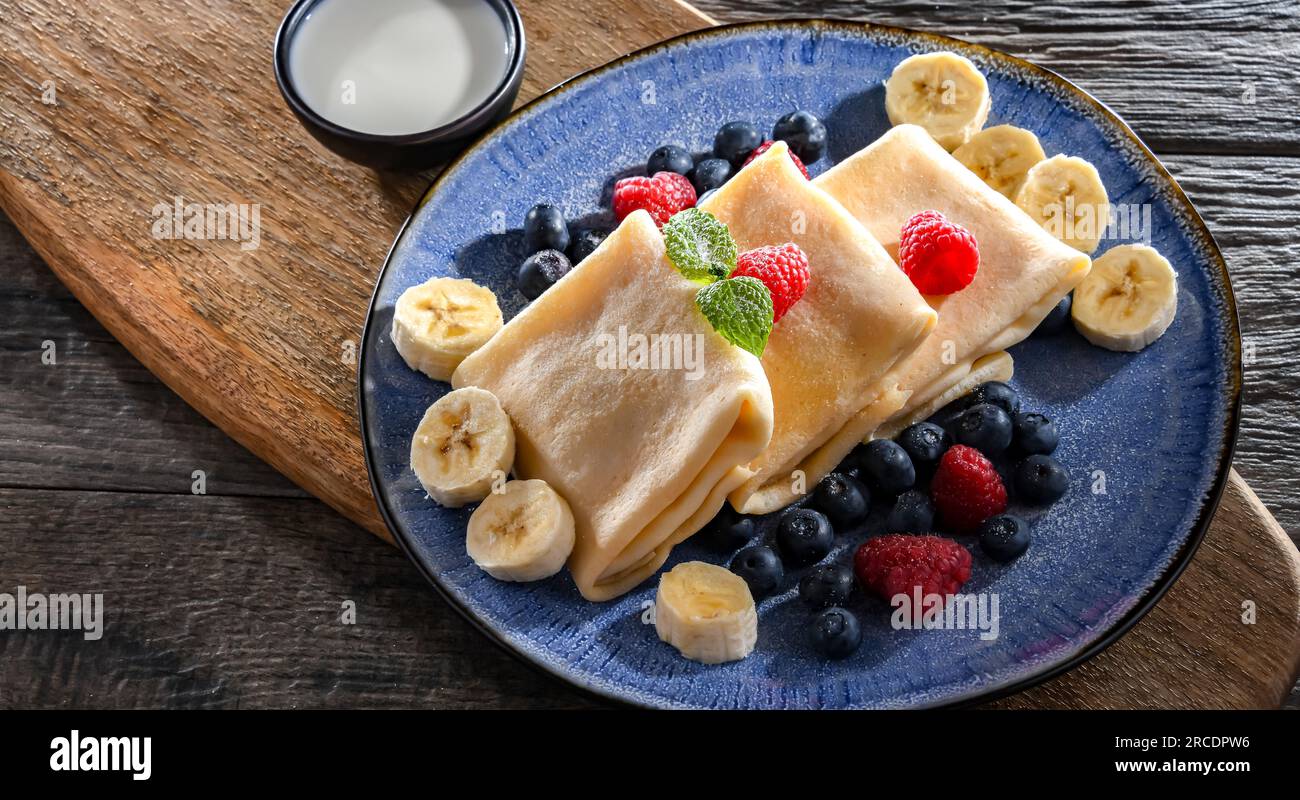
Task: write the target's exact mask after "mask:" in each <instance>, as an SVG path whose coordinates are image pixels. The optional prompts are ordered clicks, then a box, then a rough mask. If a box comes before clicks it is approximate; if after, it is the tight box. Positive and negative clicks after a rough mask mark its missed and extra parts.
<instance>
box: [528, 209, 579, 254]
mask: <svg viewBox="0 0 1300 800" xmlns="http://www.w3.org/2000/svg"><path fill="white" fill-rule="evenodd" d="M524 244H525V245H527V247H528V252H529V254H532V253H536V252H537V251H539V250H561V251H563V250H567V249H568V247H569V226H568V225H567V224H565V222H564V214H563V213H561V212H560V209H558V208H556V207H555V206H553V205H551V204H550V203H538V204H537V205H535V206H533V207H532V208H530V209H528V213H527V214H525V215H524Z"/></svg>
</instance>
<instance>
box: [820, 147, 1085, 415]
mask: <svg viewBox="0 0 1300 800" xmlns="http://www.w3.org/2000/svg"><path fill="white" fill-rule="evenodd" d="M814 183H815V184H816V185H817V186H818V187H819V188H821V189H824V190H825V191H826V192H827V193H828V194H830V195H831V196H833V197H834V198H835V199H836V200H838V201H839V202H840V203H841V204H843V206H844V207H845V208H846V209H848V211H849V212H850V213H851V214H852V215H853V216H854V217H855V218H857V220H858V221H859V222H861V223H862V224H863V225H865V226H866V228H867V229H868V230H869V231H871V233H872V234H874V235H875V237H876V238H877V239H879V240H880V241H881V242H882V243H884V245H885V248H886V249H887V250H889V251H890V252H891V253H893V254H894V255H897V253H898V240H899V237H900V234H901V231H902V228H903V223H905V222H906V221H907V220H908V218H910V217H911V216H912V215H913V214H916V213H917V212H920V211H927V210H931V209H933V210H937V211H939V212H941V213H943V215H944V216H946V217H947V218H948V219H950V220H952V221H953V222H956V223H957V224H959V225H961V226H963V227H965V228H966V229H967V230H969V231H970V232H971V233H972V234H974V236H975V240H976V242H978V244H979V252H980V264H979V269H978V271H977V272H976V273H975V279H974V280H973V281H972V282H971V284H970V285H969V286H967V287H966V288H965V289H962V290H961V291H959V292H956V293H954V294H951V295H947V296H943V297H938V296H936V297H928V298H926V299H927V300H928V301H929V302H930V304H931V305H932V306H934V308H935V309H936V310H938V312H939V325H938V327H937V328H935V331H934V333H933V334H931V336H930V337H929V338H928V339H927V340H926V341H925V342H923V343H922V344H921V346H920V347H919V348H917V350H916V352H914V353H913V354H912V355H911V356H909V357H908V358H906V359H904V360H902V361H900V362H899V364H898V366H896V367H895V368H894V370H893V372H892V374H891V376H890V378H891V380H896V381H897V383H898V385H899V386H900V387H902V389H903V390H904V391H907V392H909V397H908V399H907V402H906V403H904V404H903V405H902V407H901V408H899V409H897V410H896V411H895V412H893V413H892V414H890V415H889V417H888V418H887V420H886V424H885V425H884V426H883V427H881V428H880V429H879V431H880V432H882V433H883V432H886V431H896V430H901V428H902V427H904V426H905V425H906V424H909V423H910V422H912V421H915V420H917V419H921V418H923V417H924V416H927V415H928V414H927V413H926V409H929V408H932V407H934V408H937V405H936V400H937V399H939V398H941V397H947V396H949V395H950V394H951V391H950V390H952V389H953V387H956V386H961V385H964V384H966V383H970V382H971V381H972V380H973V379H972V378H971V376H972V375H973V374H975V375H978V374H980V371H981V368H985V369H986V370H987V368H988V367H989V365H990V363H994V362H989V361H987V360H983V359H987V358H989V357H991V356H994V355H995V354H997V353H998V351H1000V350H1003V349H1005V348H1007V347H1010V346H1011V345H1013V344H1015V343H1017V342H1019V341H1021V340H1022V339H1024V338H1025V337H1026V336H1028V335H1029V334H1030V333H1032V332H1033V330H1034V328H1036V327H1038V323H1040V322H1042V321H1043V318H1044V317H1045V316H1047V314H1048V312H1050V311H1051V310H1052V308H1053V306H1055V305H1056V304H1057V303H1058V302H1060V300H1061V298H1062V297H1064V296H1065V295H1066V294H1068V293H1069V292H1070V290H1072V289H1073V288H1074V287H1075V286H1077V285H1078V283H1079V281H1081V280H1083V278H1084V276H1086V275H1087V274H1088V270H1089V269H1090V268H1091V266H1092V260H1091V259H1090V258H1088V256H1086V255H1084V254H1082V253H1080V252H1079V251H1078V250H1075V249H1074V248H1072V247H1070V246H1069V245H1066V244H1063V243H1062V242H1059V241H1057V240H1056V239H1055V238H1053V237H1052V236H1051V235H1050V234H1049V233H1048V232H1047V231H1045V230H1043V228H1042V227H1041V226H1039V224H1038V223H1037V222H1035V221H1034V220H1033V219H1032V218H1030V217H1029V215H1027V214H1025V213H1024V212H1023V211H1021V210H1020V209H1019V208H1017V207H1016V205H1015V204H1014V203H1012V202H1011V201H1010V200H1008V199H1007V198H1006V197H1004V196H1002V195H1001V194H1000V193H998V192H997V191H995V190H993V189H992V188H990V187H989V186H988V185H986V184H985V183H984V181H982V180H980V178H979V177H978V176H976V175H975V173H973V172H971V171H970V170H968V169H967V168H966V167H964V166H962V164H961V163H960V162H959V161H957V159H955V158H953V157H952V156H951V155H950V154H949V153H948V151H946V150H944V149H943V148H942V147H940V146H939V145H938V143H936V142H935V141H934V139H932V138H931V137H930V135H929V134H928V133H926V132H925V130H924V129H922V128H919V127H917V126H915V125H898V126H896V127H894V128H892V129H891V130H890V131H889V132H888V133H886V134H885V135H884V136H881V137H880V138H879V139H877V140H876V141H875V142H874V143H872V144H871V145H869V146H867V147H866V148H864V149H863V150H860V151H859V152H857V153H855V154H854V155H853V156H851V157H849V158H848V159H846V160H844V161H843V162H841V163H839V164H837V165H836V166H835V167H833V168H832V169H830V170H829V171H827V172H826V173H825V174H823V175H822V176H820V177H819V178H817V180H816V181H814ZM994 365H995V367H996V363H995V364H994ZM1005 370H1006V371H1007V372H1008V374H1009V370H1010V365H1009V363H1008V364H1006V366H1005ZM992 374H996V372H994V373H992ZM876 416H879V413H877V414H876Z"/></svg>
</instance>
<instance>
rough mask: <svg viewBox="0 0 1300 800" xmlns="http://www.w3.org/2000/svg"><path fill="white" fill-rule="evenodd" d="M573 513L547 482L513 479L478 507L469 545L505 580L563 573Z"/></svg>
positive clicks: (478, 558) (474, 556) (471, 522)
mask: <svg viewBox="0 0 1300 800" xmlns="http://www.w3.org/2000/svg"><path fill="white" fill-rule="evenodd" d="M574 538H575V535H574V532H573V511H572V510H571V509H570V508H569V504H568V503H566V502H565V501H564V498H563V497H560V496H559V495H558V494H556V492H555V490H554V489H552V488H551V487H550V485H549V484H547V483H546V481H539V480H530V481H510V482H509V483H507V484H506V485H505V488H504V489H503V490H502V491H500V492H493V493H492V494H490V495H488V498H487V499H486V500H484V501H483V504H482V505H480V506H479V507H478V508H476V509H474V513H473V514H471V515H470V518H469V530H468V531H467V534H466V537H465V549H466V551H468V552H469V557H470V558H472V559H474V563H475V564H478V565H479V567H481V568H482V569H483V571H484V572H486V573H487V574H489V575H491V576H492V577H494V578H496V579H497V580H502V581H537V580H541V579H542V578H549V577H551V576H552V575H554V574H555V573H557V572H559V571H560V569H561V568H562V567H563V566H564V562H566V561H568V560H569V553H571V552H573V542H574Z"/></svg>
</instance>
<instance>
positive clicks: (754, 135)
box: [713, 122, 763, 167]
mask: <svg viewBox="0 0 1300 800" xmlns="http://www.w3.org/2000/svg"><path fill="white" fill-rule="evenodd" d="M762 143H763V134H761V133H759V132H758V128H756V127H754V125H753V124H751V123H749V122H728V123H727V124H726V125H723V126H722V127H721V128H719V129H718V134H717V136H714V137H713V155H715V156H717V157H718V158H724V159H726V160H727V161H730V162H731V165H732V166H733V167H739V166H740V165H741V164H743V163H744V162H745V159H747V158H749V154H750V153H752V152H754V150H755V149H757V148H758V146H759V145H760V144H762Z"/></svg>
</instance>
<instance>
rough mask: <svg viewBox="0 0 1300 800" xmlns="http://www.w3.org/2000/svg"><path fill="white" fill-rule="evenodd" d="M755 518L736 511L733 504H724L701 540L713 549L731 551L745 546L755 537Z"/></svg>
mask: <svg viewBox="0 0 1300 800" xmlns="http://www.w3.org/2000/svg"><path fill="white" fill-rule="evenodd" d="M754 533H755V530H754V520H753V519H752V518H751V517H746V516H742V515H740V514H738V513H736V512H735V511H734V510H733V509H732V508H731V506H723V507H722V510H721V511H719V512H718V515H717V516H716V517H714V518H713V520H712V521H711V522H709V524H708V525H705V526H704V530H702V531H700V541H701V542H703V543H704V545H705V546H706V547H708V548H710V549H712V550H717V551H719V552H725V553H730V552H734V551H735V550H736V548H738V547H744V546H745V545H747V544H749V543H750V541H751V540H752V539H753V538H754Z"/></svg>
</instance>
